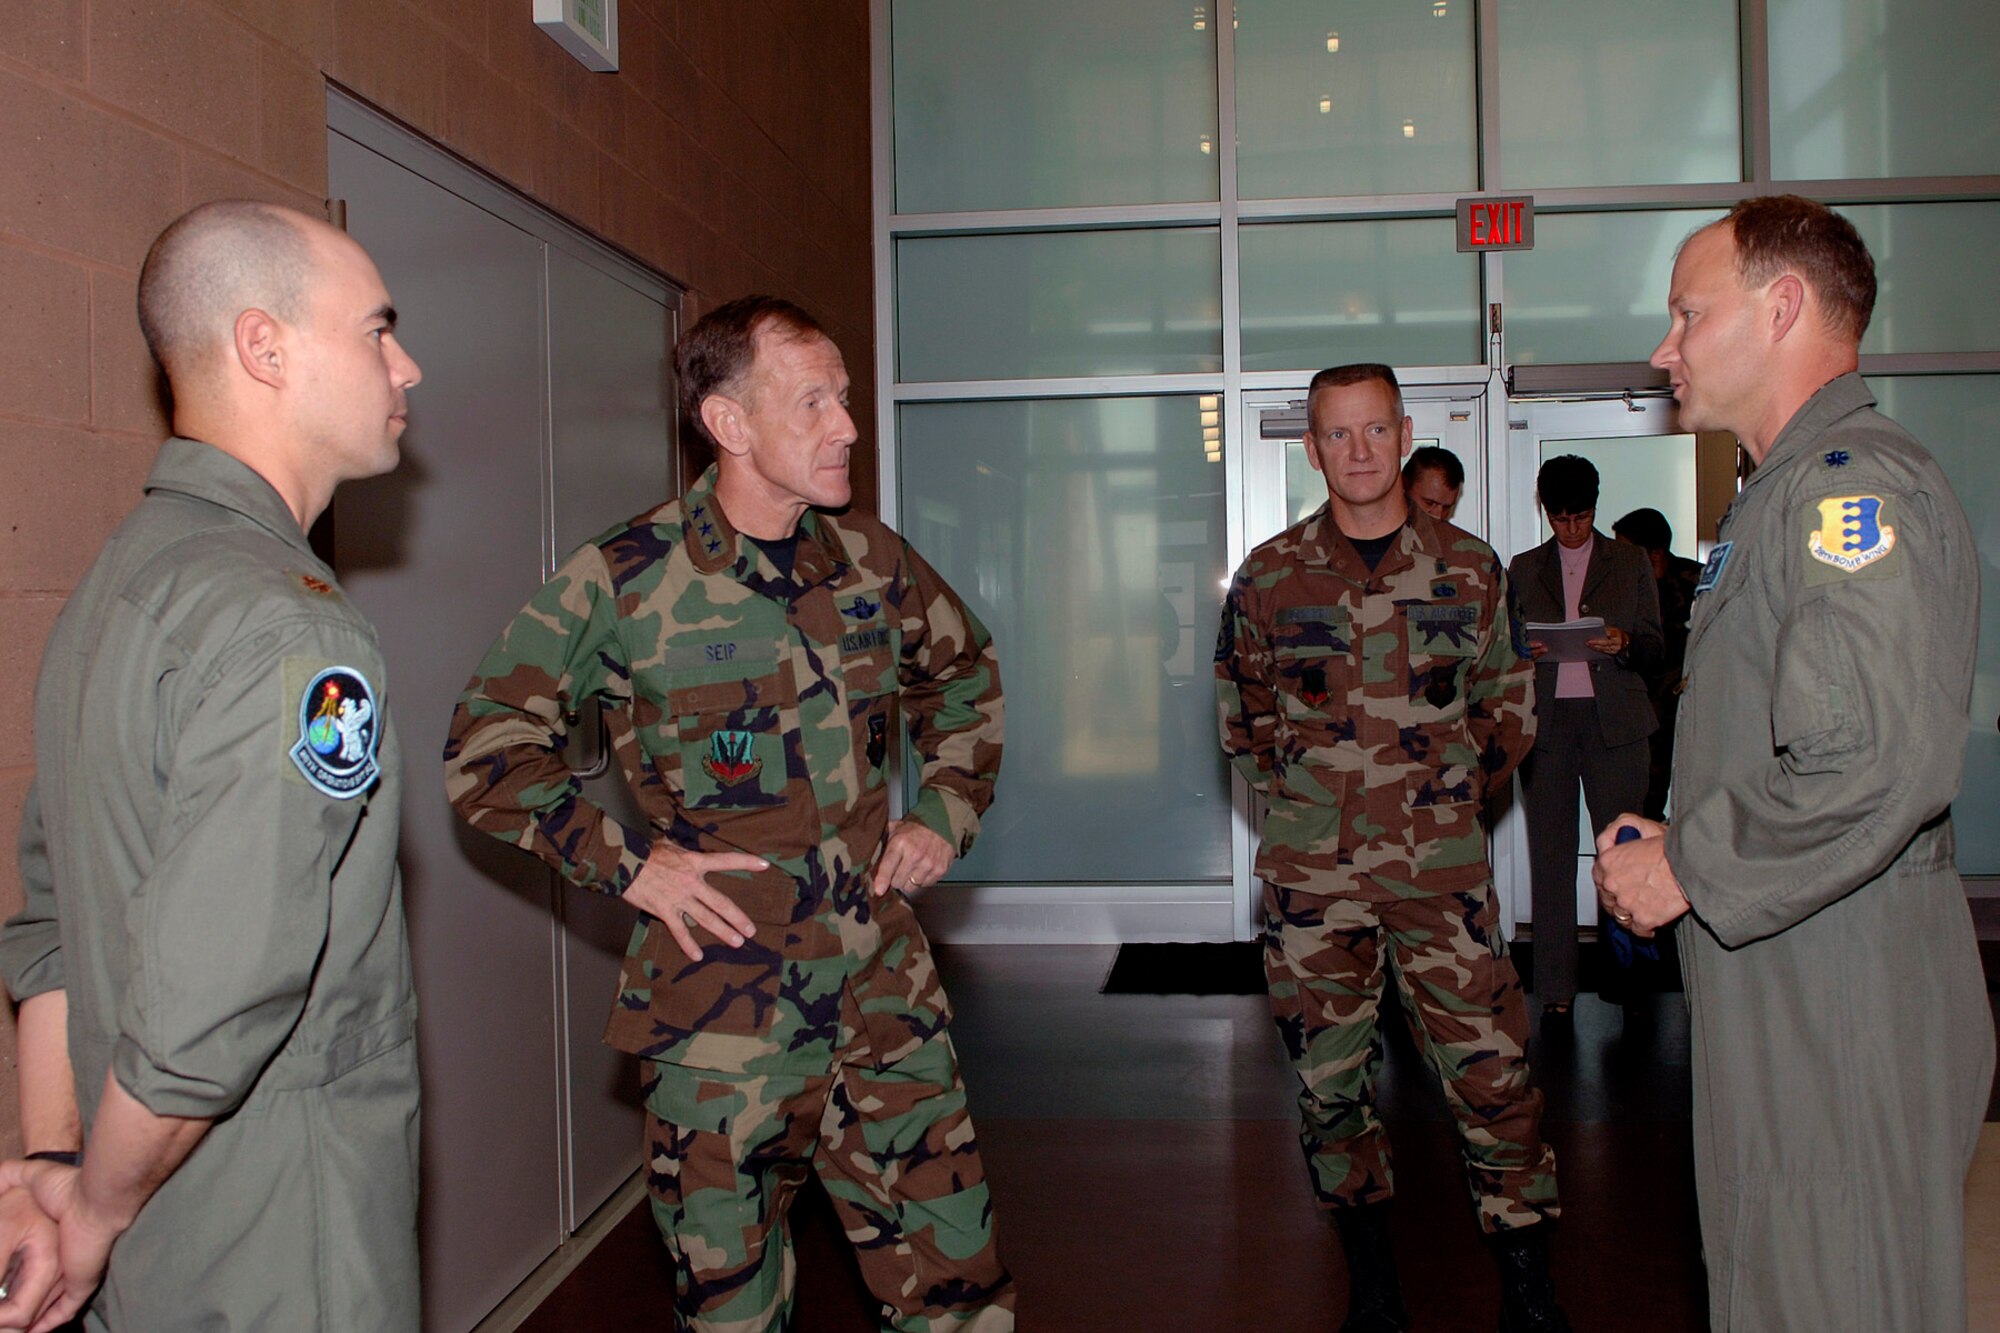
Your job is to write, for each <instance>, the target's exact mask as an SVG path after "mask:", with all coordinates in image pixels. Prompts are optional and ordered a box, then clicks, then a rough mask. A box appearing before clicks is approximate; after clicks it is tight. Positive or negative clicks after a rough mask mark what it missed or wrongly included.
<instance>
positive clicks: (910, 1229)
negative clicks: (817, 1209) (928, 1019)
mask: <svg viewBox="0 0 2000 1333" xmlns="http://www.w3.org/2000/svg"><path fill="white" fill-rule="evenodd" d="M852 1005H853V1001H852V1000H851V999H849V1000H848V1001H847V1006H848V1007H849V1008H852ZM845 1017H847V1015H843V1018H845ZM852 1017H853V1018H854V1019H855V1020H856V1021H855V1022H854V1023H853V1024H851V1025H850V1024H848V1023H846V1022H843V1024H842V1027H843V1035H846V1034H847V1033H849V1032H852V1033H855V1034H856V1036H855V1041H854V1043H853V1044H852V1045H851V1046H849V1047H845V1048H844V1049H843V1051H842V1053H841V1054H840V1056H839V1057H837V1059H836V1063H835V1064H834V1067H833V1069H832V1070H831V1071H830V1072H828V1073H826V1074H823V1075H816V1076H800V1075H792V1074H736V1073H721V1072H717V1071H714V1070H707V1069H692V1068H689V1067H687V1066H684V1065H675V1064H667V1063H664V1062H662V1061H657V1060H648V1061H646V1062H645V1073H644V1079H645V1089H644V1090H645V1094H646V1140H647V1162H646V1186H647V1190H648V1191H649V1193H650V1194H651V1195H652V1205H653V1220H654V1221H655V1222H656V1223H657V1224H658V1225H659V1228H660V1235H661V1237H662V1238H663V1239H664V1240H665V1241H666V1245H667V1251H668V1253H669V1254H670V1255H671V1256H672V1258H673V1262H674V1278H675V1285H676V1297H675V1305H676V1310H677V1313H678V1315H679V1320H678V1323H679V1326H680V1327H683V1328H688V1329H693V1330H698V1331H699V1333H765V1330H775V1329H784V1328H789V1327H790V1326H791V1309H792V1296H793V1288H794V1278H795V1276H796V1265H795V1262H794V1260H793V1257H792V1241H791V1234H790V1228H789V1226H788V1224H787V1222H786V1216H785V1215H786V1212H787V1211H788V1210H789V1208H790V1206H791V1202H792V1198H793V1196H794V1194H795V1193H796V1192H797V1190H798V1188H799V1186H800V1185H802V1184H803V1183H804V1182H805V1179H806V1173H807V1172H808V1171H817V1172H818V1173H819V1178H820V1180H821V1181H822V1183H824V1184H825V1186H826V1189H827V1193H828V1194H829V1195H831V1196H832V1198H833V1206H834V1209H835V1211H836V1212H837V1213H838V1214H839V1217H840V1222H841V1226H842V1228H843V1229H844V1230H845V1231H846V1233H847V1239H848V1241H849V1242H850V1243H851V1244H852V1245H853V1246H854V1249H855V1254H856V1257H857V1258H858V1259H859V1261H860V1265H861V1273H862V1277H863V1278H864V1279H865V1280H866V1281H867V1283H868V1288H869V1290H870V1291H872V1292H873V1293H874V1294H875V1297H876V1299H877V1300H879V1301H881V1303H882V1313H881V1318H882V1327H883V1329H885V1330H893V1331H894V1333H1007V1330H1011V1329H1012V1328H1013V1327H1014V1285H1013V1280H1012V1279H1011V1278H1010V1277H1009V1276H1008V1273H1007V1270H1006V1268H1005V1267H1004V1266H1003V1265H1002V1264H1001V1262H1000V1258H999V1252H998V1248H997V1246H996V1244H995V1241H994V1228H993V1205H992V1201H991V1199H990V1198H989V1197H988V1195H987V1189H986V1175H985V1171H984V1168H983V1167H982V1166H981V1165H980V1160H979V1146H978V1144H977V1142H976V1141H975V1140H974V1138H973V1132H972V1120H971V1118H970V1116H969V1115H968V1114H967V1112H966V1106H965V1085H964V1084H963V1082H962V1081H961V1080H960V1078H959V1073H958V1058H957V1055H956V1053H955V1052H954V1051H953V1049H952V1045H951V1038H950V1036H949V1035H948V1034H941V1035H939V1036H938V1037H936V1038H934V1039H932V1040H930V1041H927V1042H925V1043H924V1044H923V1045H922V1046H920V1047H918V1048H917V1049H916V1050H915V1051H914V1052H912V1053H911V1054H910V1055H908V1056H906V1057H904V1058H903V1059H901V1060H898V1061H897V1062H896V1063H895V1064H893V1065H890V1066H888V1067H887V1068H882V1069H877V1068H875V1067H874V1065H873V1063H872V1062H871V1060H870V1058H869V1053H868V1050H867V1046H866V1043H865V1040H863V1039H861V1038H860V1037H859V1035H858V1033H859V1030H860V1024H859V1021H858V1020H859V1014H858V1013H856V1014H853V1015H852Z"/></svg>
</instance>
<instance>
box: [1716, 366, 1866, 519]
mask: <svg viewBox="0 0 2000 1333" xmlns="http://www.w3.org/2000/svg"><path fill="white" fill-rule="evenodd" d="M1873 406H1875V394H1874V392H1873V391H1872V390H1870V389H1869V387H1868V382H1867V381H1866V380H1864V379H1862V378H1861V373H1860V372H1859V371H1855V370H1850V371H1848V372H1847V373H1846V374H1844V375H1836V376H1834V377H1833V378H1832V379H1830V380H1828V381H1827V382H1826V383H1825V384H1822V385H1821V386H1820V387H1819V388H1818V390H1817V391H1815V392H1814V394H1813V396H1812V397H1810V398H1808V399H1806V401H1805V405H1804V406H1802V407H1800V408H1799V410H1798V411H1796V412H1794V413H1792V419H1791V420H1790V421H1787V422H1786V423H1785V428H1784V429H1783V430H1781V431H1779V432H1778V438H1777V439H1775V440H1773V441H1772V442H1771V449H1770V452H1769V453H1767V454H1765V455H1764V461H1763V462H1762V463H1760V464H1758V465H1757V469H1756V470H1755V471H1754V472H1752V473H1751V474H1750V480H1749V481H1747V482H1745V483H1744V485H1743V489H1744V490H1746V491H1747V490H1749V489H1750V487H1752V486H1755V485H1756V484H1757V481H1758V479H1759V478H1761V477H1766V476H1770V475H1772V474H1774V473H1776V472H1777V471H1778V470H1779V469H1780V468H1781V467H1783V466H1784V465H1785V464H1786V463H1789V462H1790V461H1791V460H1792V459H1793V458H1794V457H1796V456H1797V455H1799V454H1802V453H1805V452H1807V451H1808V450H1811V449H1813V448H1815V447H1817V444H1818V442H1819V437H1820V436H1821V435H1822V434H1824V433H1825V431H1826V428H1827V427H1829V426H1831V425H1832V424H1833V423H1834V422H1836V421H1839V420H1840V419H1841V418H1842V417H1845V416H1850V415H1852V414H1853V413H1856V412H1859V411H1860V410H1861V409H1862V408H1864V407H1873Z"/></svg>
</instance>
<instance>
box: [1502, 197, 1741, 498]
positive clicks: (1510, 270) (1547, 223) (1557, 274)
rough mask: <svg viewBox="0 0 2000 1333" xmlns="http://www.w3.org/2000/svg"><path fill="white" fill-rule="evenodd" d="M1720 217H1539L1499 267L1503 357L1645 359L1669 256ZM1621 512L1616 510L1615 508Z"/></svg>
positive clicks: (1670, 265)
mask: <svg viewBox="0 0 2000 1333" xmlns="http://www.w3.org/2000/svg"><path fill="white" fill-rule="evenodd" d="M1721 216H1722V214H1721V213H1720V212H1719V211H1707V212H1698V213H1697V212H1672V213H1544V214H1541V215H1540V216H1538V217H1537V218H1536V219H1535V248H1534V249H1532V250H1517V251H1514V252H1512V253H1510V254H1508V255H1507V256H1506V257H1505V259H1504V260H1503V261H1502V262H1503V263H1504V264H1505V265H1506V269H1505V274H1506V291H1507V299H1506V307H1507V309H1506V315H1507V360H1508V361H1509V362H1510V363H1513V364H1520V365H1527V364H1533V363H1554V364H1557V365H1561V364H1565V363H1568V362H1573V361H1644V360H1645V359H1646V358H1647V357H1649V356H1651V355H1652V353H1653V349H1654V348H1655V347H1657V346H1658V345H1659V342H1660V339H1661V338H1663V337H1665V336H1666V332H1667V286H1668V283H1669V282H1670V280H1671V279H1672V277H1673V271H1674V251H1675V250H1677V249H1678V248H1679V247H1680V243H1681V241H1682V240H1683V239H1685V238H1686V236H1687V234H1688V233H1689V232H1691V231H1693V230H1694V229H1695V228H1696V227H1699V226H1702V225H1704V224H1706V223H1709V222H1713V221H1715V219H1717V218H1719V217H1721ZM1621 512H1622V511H1621Z"/></svg>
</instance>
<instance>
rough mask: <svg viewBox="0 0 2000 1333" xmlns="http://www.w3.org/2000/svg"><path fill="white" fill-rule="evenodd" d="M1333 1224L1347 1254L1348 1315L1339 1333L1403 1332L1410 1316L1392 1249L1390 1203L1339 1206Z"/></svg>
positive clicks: (1343, 1252)
mask: <svg viewBox="0 0 2000 1333" xmlns="http://www.w3.org/2000/svg"><path fill="white" fill-rule="evenodd" d="M1333 1225H1334V1227H1335V1229H1336V1230H1338V1231H1339V1232H1340V1250H1341V1253H1342V1254H1345V1255H1346V1256H1347V1319H1346V1320H1345V1321H1344V1322H1343V1323H1342V1324H1341V1326H1340V1333H1403V1331H1404V1330H1405V1329H1407V1328H1409V1326H1410V1317H1409V1316H1408V1315H1407V1314H1405V1313H1404V1312H1403V1288H1402V1284H1401V1283H1399V1282H1397V1281H1396V1257H1395V1255H1394V1254H1393V1253H1391V1252H1390V1249H1389V1205H1388V1204H1387V1203H1370V1204H1363V1205H1362V1206H1360V1207H1358V1208H1336V1209H1334V1210H1333Z"/></svg>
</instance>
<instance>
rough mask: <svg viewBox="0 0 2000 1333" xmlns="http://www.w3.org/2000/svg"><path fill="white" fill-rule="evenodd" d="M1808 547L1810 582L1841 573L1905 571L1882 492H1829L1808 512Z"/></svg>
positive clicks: (1883, 574)
mask: <svg viewBox="0 0 2000 1333" xmlns="http://www.w3.org/2000/svg"><path fill="white" fill-rule="evenodd" d="M1806 551H1807V553H1808V554H1810V555H1811V556H1812V558H1813V561H1814V562H1815V563H1814V564H1813V565H1811V566H1808V572H1807V578H1808V581H1810V582H1815V583H1817V582H1824V581H1829V580H1831V579H1834V578H1836V577H1839V576H1840V575H1850V576H1851V575H1858V574H1861V573H1863V572H1864V571H1865V572H1866V573H1867V574H1869V575H1870V576H1872V577H1877V578H1888V577H1893V576H1894V575H1896V574H1900V573H1901V572H1902V561H1901V559H1900V558H1899V557H1898V556H1897V551H1896V529H1895V527H1894V525H1892V524H1891V523H1890V522H1889V512H1888V508H1887V506H1886V504H1885V502H1884V501H1883V499H1882V497H1881V496H1879V495H1829V496H1826V497H1825V498H1823V499H1821V500H1819V501H1817V502H1816V503H1815V507H1814V508H1813V509H1812V510H1810V511H1808V512H1807V517H1806Z"/></svg>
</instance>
